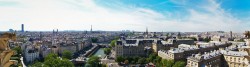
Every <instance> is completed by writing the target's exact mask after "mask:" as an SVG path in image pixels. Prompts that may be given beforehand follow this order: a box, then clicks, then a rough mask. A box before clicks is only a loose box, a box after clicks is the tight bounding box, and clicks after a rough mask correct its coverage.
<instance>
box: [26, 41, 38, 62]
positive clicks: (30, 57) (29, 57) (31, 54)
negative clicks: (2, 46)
mask: <svg viewBox="0 0 250 67" xmlns="http://www.w3.org/2000/svg"><path fill="white" fill-rule="evenodd" d="M24 54H25V55H24V57H25V60H26V62H28V63H31V62H33V61H34V60H35V59H39V51H38V49H37V48H35V47H34V46H33V45H29V46H27V47H26V49H25V52H24Z"/></svg>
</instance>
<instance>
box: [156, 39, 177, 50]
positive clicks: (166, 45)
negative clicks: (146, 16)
mask: <svg viewBox="0 0 250 67" xmlns="http://www.w3.org/2000/svg"><path fill="white" fill-rule="evenodd" d="M171 47H174V46H173V43H171V42H168V41H162V40H157V42H153V45H152V48H153V51H154V52H158V51H159V50H169V49H170V48H171Z"/></svg>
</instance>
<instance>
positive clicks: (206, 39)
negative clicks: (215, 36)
mask: <svg viewBox="0 0 250 67" xmlns="http://www.w3.org/2000/svg"><path fill="white" fill-rule="evenodd" d="M203 41H205V42H209V41H211V39H210V38H204V39H203Z"/></svg>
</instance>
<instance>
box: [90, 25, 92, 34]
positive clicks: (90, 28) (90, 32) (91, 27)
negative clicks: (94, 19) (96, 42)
mask: <svg viewBox="0 0 250 67" xmlns="http://www.w3.org/2000/svg"><path fill="white" fill-rule="evenodd" d="M90 33H92V25H91V28H90Z"/></svg>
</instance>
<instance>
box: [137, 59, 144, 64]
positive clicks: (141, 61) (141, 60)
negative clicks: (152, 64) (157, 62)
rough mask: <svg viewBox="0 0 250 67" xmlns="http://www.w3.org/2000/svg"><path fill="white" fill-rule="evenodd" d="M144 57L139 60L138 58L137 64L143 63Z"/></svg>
mask: <svg viewBox="0 0 250 67" xmlns="http://www.w3.org/2000/svg"><path fill="white" fill-rule="evenodd" d="M145 61H146V59H145V58H140V59H139V60H138V62H137V63H138V64H145V63H146V62H145Z"/></svg>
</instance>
